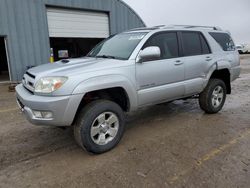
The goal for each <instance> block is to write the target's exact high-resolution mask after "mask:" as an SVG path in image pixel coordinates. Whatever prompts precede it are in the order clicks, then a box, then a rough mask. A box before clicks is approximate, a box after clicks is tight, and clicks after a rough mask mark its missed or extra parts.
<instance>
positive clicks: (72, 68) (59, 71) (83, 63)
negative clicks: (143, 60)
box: [28, 57, 126, 76]
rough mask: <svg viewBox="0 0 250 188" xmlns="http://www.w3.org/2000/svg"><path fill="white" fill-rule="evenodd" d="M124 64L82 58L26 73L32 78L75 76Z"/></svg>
mask: <svg viewBox="0 0 250 188" xmlns="http://www.w3.org/2000/svg"><path fill="white" fill-rule="evenodd" d="M124 64H126V61H122V60H116V59H103V58H92V57H90V58H89V57H84V58H77V59H67V60H64V61H57V62H55V63H48V64H44V65H40V66H37V67H34V68H31V69H29V70H28V72H29V73H30V74H32V75H34V76H37V75H39V76H40V75H41V76H42V75H46V76H55V75H56V76H65V75H67V76H69V75H71V74H73V75H75V74H77V73H85V72H91V71H98V70H102V69H109V68H114V67H120V66H122V65H124Z"/></svg>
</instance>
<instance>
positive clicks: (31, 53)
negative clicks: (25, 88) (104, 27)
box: [0, 0, 145, 81]
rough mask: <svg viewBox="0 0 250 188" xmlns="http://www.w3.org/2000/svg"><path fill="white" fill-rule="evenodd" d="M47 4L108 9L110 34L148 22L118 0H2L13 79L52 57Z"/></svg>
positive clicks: (1, 32)
mask: <svg viewBox="0 0 250 188" xmlns="http://www.w3.org/2000/svg"><path fill="white" fill-rule="evenodd" d="M46 6H52V7H55V6H58V7H64V8H75V9H81V10H93V11H101V12H107V13H109V16H110V33H111V34H115V33H119V32H121V31H124V30H127V29H131V28H135V27H142V26H145V24H144V23H143V21H142V20H141V19H140V18H139V17H138V16H137V15H136V14H135V13H134V11H133V10H132V9H130V8H129V7H128V6H126V5H125V4H124V3H122V2H120V1H119V0H0V36H7V45H8V52H9V58H10V64H11V66H10V69H11V77H12V81H18V80H21V79H22V75H23V73H24V71H25V70H26V67H27V66H31V65H40V64H43V63H47V62H48V61H49V48H50V47H49V31H48V23H47V14H46Z"/></svg>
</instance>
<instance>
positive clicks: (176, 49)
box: [16, 25, 240, 154]
mask: <svg viewBox="0 0 250 188" xmlns="http://www.w3.org/2000/svg"><path fill="white" fill-rule="evenodd" d="M239 75H240V59H239V54H238V52H237V49H236V48H235V45H234V42H233V40H232V38H231V36H230V33H228V32H225V31H222V30H221V29H219V28H217V27H205V26H185V25H175V26H156V27H152V28H139V29H134V30H130V31H126V32H123V33H121V34H117V35H114V36H111V37H109V38H108V39H106V40H104V41H103V42H101V43H100V44H98V45H97V46H96V47H95V48H94V49H93V50H92V51H91V52H90V53H89V54H88V55H87V56H86V57H83V58H77V59H65V60H61V61H58V62H55V63H53V64H45V65H41V66H38V67H34V68H31V69H29V70H28V71H27V72H26V73H25V74H24V76H23V80H22V84H19V85H18V86H17V87H16V93H17V103H18V105H19V107H20V108H21V110H22V111H23V113H24V114H25V116H26V117H27V119H28V120H29V121H30V122H31V123H33V124H38V125H49V126H64V127H65V126H74V135H75V139H76V141H77V143H78V144H79V145H80V146H81V147H82V148H84V149H86V150H87V151H89V152H92V153H96V154H98V153H103V152H106V151H109V150H110V149H112V148H114V147H115V146H116V145H117V144H118V142H119V141H120V139H121V138H122V135H123V132H124V126H125V125H124V123H125V121H124V119H125V118H124V113H125V112H130V111H136V110H137V109H140V108H142V107H145V106H149V105H154V104H159V103H164V102H168V101H173V100H176V99H183V98H188V97H192V96H198V98H199V104H200V107H201V109H202V110H204V111H205V112H206V113H209V114H214V113H217V112H219V111H220V110H221V109H222V107H223V105H224V103H225V100H226V95H227V94H230V93H231V84H230V83H231V82H232V81H233V80H235V79H236V78H237V77H239Z"/></svg>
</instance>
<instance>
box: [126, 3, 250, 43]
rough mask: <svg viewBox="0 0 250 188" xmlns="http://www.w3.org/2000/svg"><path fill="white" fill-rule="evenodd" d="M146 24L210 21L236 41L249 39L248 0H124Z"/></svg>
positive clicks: (208, 22) (195, 23) (210, 23)
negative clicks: (226, 31)
mask: <svg viewBox="0 0 250 188" xmlns="http://www.w3.org/2000/svg"><path fill="white" fill-rule="evenodd" d="M124 2H126V3H127V4H129V5H130V6H131V7H132V8H133V9H134V10H135V11H136V12H137V13H138V14H139V15H140V16H141V18H142V19H143V20H144V22H145V23H146V24H147V26H154V25H162V24H165V25H168V24H189V25H211V26H219V27H221V28H222V29H224V30H229V31H230V32H231V34H232V36H233V38H234V40H235V42H236V43H250V0H124Z"/></svg>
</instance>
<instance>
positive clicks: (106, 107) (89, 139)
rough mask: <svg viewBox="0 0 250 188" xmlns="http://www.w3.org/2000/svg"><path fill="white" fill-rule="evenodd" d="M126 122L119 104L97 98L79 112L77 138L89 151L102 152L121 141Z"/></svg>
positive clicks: (75, 132) (80, 144)
mask: <svg viewBox="0 0 250 188" xmlns="http://www.w3.org/2000/svg"><path fill="white" fill-rule="evenodd" d="M111 117H112V118H111ZM104 120H106V121H104ZM113 122H114V123H113ZM124 124H125V117H124V112H123V110H122V109H121V107H120V106H119V105H118V104H116V103H114V102H112V101H108V100H96V101H93V102H91V103H89V104H88V105H86V106H85V107H84V108H83V109H82V110H81V111H80V113H79V114H78V116H77V119H76V123H75V125H74V136H75V140H76V142H77V143H78V145H79V146H81V147H82V148H83V149H85V150H87V151H88V152H90V153H94V154H101V153H104V152H107V151H109V150H111V149H113V148H114V147H115V146H116V145H117V144H118V143H119V141H120V140H121V138H122V136H123V133H124V126H125V125H124Z"/></svg>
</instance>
